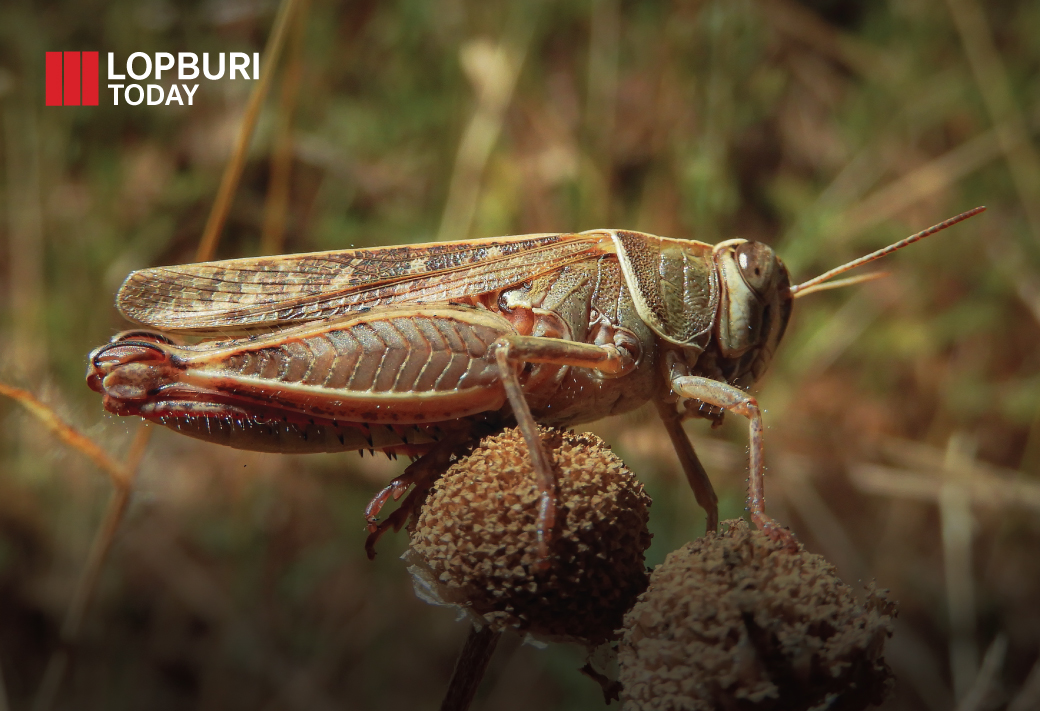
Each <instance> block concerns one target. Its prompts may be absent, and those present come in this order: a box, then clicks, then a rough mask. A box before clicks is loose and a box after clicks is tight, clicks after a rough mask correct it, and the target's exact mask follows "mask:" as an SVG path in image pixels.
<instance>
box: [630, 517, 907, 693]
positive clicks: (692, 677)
mask: <svg viewBox="0 0 1040 711" xmlns="http://www.w3.org/2000/svg"><path fill="white" fill-rule="evenodd" d="M727 525H728V530H725V528H726V526H727ZM723 528H724V532H723V533H721V534H719V535H709V536H706V537H704V538H700V539H698V540H696V541H693V542H691V543H688V544H687V545H685V546H684V547H682V548H681V549H679V550H677V551H675V552H673V553H671V554H670V555H669V556H668V558H667V560H665V562H664V563H663V564H662V565H660V566H658V567H657V568H656V569H655V570H654V572H653V575H652V576H651V578H650V587H649V589H648V590H647V591H646V592H645V593H643V594H642V595H641V596H640V598H639V601H638V602H637V603H636V604H635V606H634V607H633V608H632V610H630V611H629V612H628V614H627V615H625V623H624V636H623V637H622V640H621V648H620V651H619V663H620V667H621V674H620V677H621V678H620V680H621V683H622V685H623V687H624V691H623V692H622V699H623V700H624V705H623V709H624V711H637V710H641V709H684V710H689V711H699V710H701V709H704V710H705V711H707V710H709V709H710V710H714V709H721V708H727V709H729V708H732V709H736V708H739V709H780V708H782V709H790V710H798V709H812V708H827V709H842V710H843V711H844V710H848V709H862V708H865V707H866V706H868V705H870V704H873V703H880V702H881V701H882V700H883V698H884V696H885V694H886V692H887V690H888V689H889V687H890V686H891V683H892V682H891V678H892V673H891V671H890V670H889V668H888V666H887V665H886V664H885V662H884V659H883V658H882V656H881V655H882V651H883V647H884V643H885V639H886V638H888V637H889V636H891V634H892V617H893V616H894V615H895V605H894V604H892V603H890V602H888V600H886V598H885V596H884V593H883V592H877V591H875V590H874V589H873V587H871V588H868V590H867V599H866V603H865V604H861V603H859V602H857V600H856V598H855V596H854V595H853V592H852V589H851V588H849V586H848V585H845V584H844V583H842V582H841V581H840V580H839V579H838V578H837V576H836V575H835V570H834V567H833V566H832V565H830V564H829V563H828V562H827V561H826V560H824V559H823V558H822V557H821V556H818V555H813V554H810V553H807V552H806V551H805V550H804V549H802V548H801V547H800V546H799V550H797V551H796V552H791V551H790V550H788V549H787V548H785V547H784V545H783V544H782V543H777V542H774V541H771V540H769V538H768V537H767V536H765V535H764V534H763V533H761V532H760V531H751V530H749V529H748V526H747V524H746V523H745V522H744V521H731V522H727V523H726V524H723Z"/></svg>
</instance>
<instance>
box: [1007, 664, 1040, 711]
mask: <svg viewBox="0 0 1040 711" xmlns="http://www.w3.org/2000/svg"><path fill="white" fill-rule="evenodd" d="M1038 706H1040V659H1037V660H1036V663H1034V664H1033V668H1032V670H1031V671H1030V672H1029V676H1028V677H1026V681H1025V683H1024V684H1023V685H1022V688H1021V689H1019V691H1018V696H1016V697H1015V698H1014V699H1012V701H1011V703H1010V704H1008V707H1007V711H1029V710H1030V709H1035V708H1037V707H1038Z"/></svg>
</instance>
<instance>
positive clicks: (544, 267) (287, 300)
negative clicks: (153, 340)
mask: <svg viewBox="0 0 1040 711" xmlns="http://www.w3.org/2000/svg"><path fill="white" fill-rule="evenodd" d="M610 234H611V233H610V232H608V231H593V232H586V233H581V234H537V235H522V236H518V237H496V238H492V239H480V240H465V241H460V242H438V243H432V244H419V245H409V246H403V247H375V248H371V249H351V250H343V251H337V252H313V253H310V254H294V255H286V256H275V257H254V258H247V259H231V260H226V261H221V262H204V263H201V264H185V265H180V266H171V267H154V268H152V269H142V270H140V271H136V272H134V273H132V274H131V275H130V276H129V277H127V279H126V281H125V282H124V283H123V286H122V287H121V288H120V290H119V295H118V296H117V297H116V305H117V307H118V308H119V311H120V312H121V313H122V314H123V315H124V316H126V317H127V318H128V319H130V320H132V321H136V322H138V323H141V324H144V325H147V326H152V327H154V328H158V329H160V330H163V331H181V332H207V331H224V332H231V331H236V330H247V329H251V328H258V327H259V328H262V327H269V326H276V325H278V324H283V323H289V322H299V321H311V320H315V319H320V318H326V317H329V316H335V315H338V314H343V313H347V312H350V311H356V310H358V309H361V308H365V307H369V308H371V307H374V306H382V305H387V304H404V303H432V302H441V303H443V302H447V301H449V300H451V299H458V298H462V297H464V296H471V295H474V294H480V293H484V292H488V291H494V290H496V289H503V288H507V287H509V286H512V285H515V284H519V283H521V282H523V281H526V280H527V279H530V278H532V277H535V276H538V275H539V274H543V273H545V272H547V271H550V270H552V269H557V268H559V267H562V266H565V265H567V264H571V263H573V262H577V261H580V260H583V259H587V258H589V257H594V256H598V255H601V254H606V253H612V252H614V244H613V241H612V240H611V236H610Z"/></svg>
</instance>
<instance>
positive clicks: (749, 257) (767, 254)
mask: <svg viewBox="0 0 1040 711" xmlns="http://www.w3.org/2000/svg"><path fill="white" fill-rule="evenodd" d="M737 266H738V267H740V276H741V277H742V278H743V279H744V283H745V284H747V285H748V286H750V287H751V288H752V289H753V290H754V291H755V293H757V294H759V295H763V294H765V293H766V291H768V289H769V285H770V283H772V281H773V273H774V272H775V271H776V255H775V254H774V253H773V250H772V249H770V248H769V247H767V246H766V245H764V244H762V243H761V242H745V243H744V244H742V245H740V246H739V247H737Z"/></svg>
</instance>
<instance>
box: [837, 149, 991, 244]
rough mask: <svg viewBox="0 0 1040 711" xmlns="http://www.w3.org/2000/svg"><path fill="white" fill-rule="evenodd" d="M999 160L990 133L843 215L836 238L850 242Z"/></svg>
mask: <svg viewBox="0 0 1040 711" xmlns="http://www.w3.org/2000/svg"><path fill="white" fill-rule="evenodd" d="M999 156H1000V145H999V143H998V142H997V136H996V132H995V131H992V130H991V131H987V132H985V133H983V134H981V135H978V136H976V137H975V138H972V139H971V140H969V141H966V142H965V143H962V144H961V145H959V146H957V147H956V148H954V149H952V150H950V151H948V152H946V153H944V154H943V155H941V156H939V157H938V158H935V159H933V160H931V161H929V162H928V163H925V164H924V165H922V166H921V167H919V168H917V169H916V170H913V171H911V172H910V173H907V174H906V175H904V176H903V177H901V178H899V179H898V180H895V181H893V182H891V183H889V184H888V185H885V186H884V187H882V188H879V189H878V190H875V191H874V192H873V193H871V194H870V195H868V196H867V197H865V198H863V200H861V201H860V202H858V203H857V204H856V205H853V206H852V207H851V208H849V209H848V210H846V211H845V213H844V214H843V215H842V218H841V222H840V223H839V224H840V225H841V227H840V228H839V233H838V235H837V236H836V237H835V239H838V240H851V239H853V238H854V237H856V236H858V235H860V234H862V233H863V232H865V231H867V230H869V229H870V228H872V227H875V226H877V225H880V224H883V223H884V222H887V221H888V220H891V219H892V218H893V217H894V216H895V215H897V214H899V213H900V212H901V211H902V210H905V209H906V208H908V207H911V206H913V205H915V204H917V203H918V202H920V201H921V200H924V199H925V198H926V197H929V196H930V195H934V194H936V193H938V192H940V191H941V190H944V189H946V188H949V187H950V186H951V185H954V184H955V183H956V182H957V181H958V180H961V179H962V178H964V177H965V176H967V175H970V174H971V173H974V172H975V171H976V170H978V169H979V168H982V167H983V166H985V165H986V164H987V163H989V162H990V161H993V160H995V159H996V158H997V157H999Z"/></svg>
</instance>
